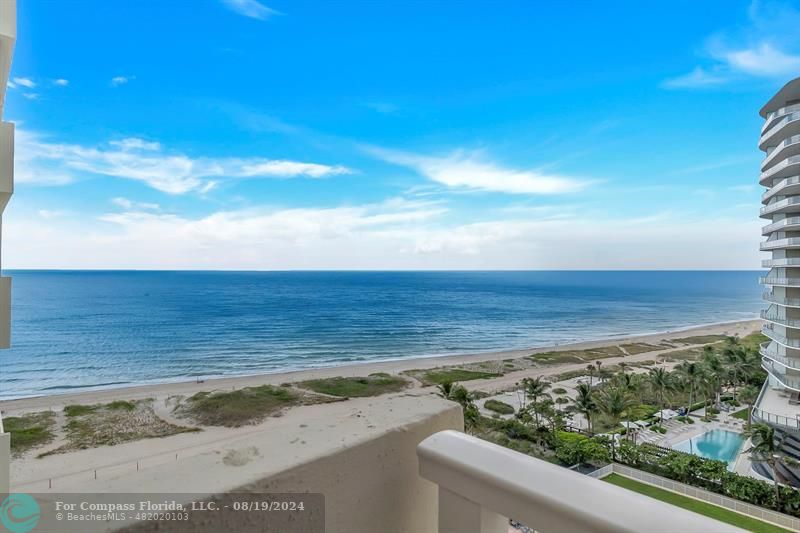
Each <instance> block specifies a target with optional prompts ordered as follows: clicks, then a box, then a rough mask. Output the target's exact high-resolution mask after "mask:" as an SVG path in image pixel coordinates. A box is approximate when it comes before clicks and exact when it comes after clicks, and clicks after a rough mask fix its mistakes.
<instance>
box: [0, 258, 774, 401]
mask: <svg viewBox="0 0 800 533" xmlns="http://www.w3.org/2000/svg"><path fill="white" fill-rule="evenodd" d="M6 274H7V275H10V276H12V277H13V297H12V348H11V349H10V350H6V351H0V398H4V399H8V398H15V397H23V396H33V395H47V394H56V393H64V392H77V391H81V390H89V389H101V388H109V387H118V386H126V385H134V384H145V383H158V382H168V381H180V380H187V379H195V378H196V377H202V378H211V377H218V376H234V375H249V374H258V373H267V372H279V371H286V370H297V369H303V368H311V367H320V366H329V365H342V364H348V363H357V362H362V361H376V360H386V359H400V358H412V357H421V356H435V355H450V354H462V353H470V352H483V351H494V350H506V349H515V348H528V347H536V346H547V345H552V344H563V343H568V342H575V341H582V340H593V339H603V338H607V337H612V336H617V335H633V334H643V333H653V332H659V331H664V330H671V329H677V328H685V327H689V326H694V325H701V324H710V323H718V322H727V321H733V320H743V319H749V318H756V317H757V315H758V311H759V309H761V308H762V307H763V303H762V302H761V301H760V295H761V292H762V288H761V287H760V286H759V285H758V282H757V278H758V276H759V274H760V272H757V271H752V272H742V271H724V272H723V271H720V272H710V271H702V272H689V271H680V272H667V271H657V272H653V271H617V272H609V271H597V272H593V271H580V272H576V271H569V272H564V271H558V272H555V271H553V272H548V271H535V272H172V271H170V272H160V271H159V272H147V271H9V272H7V273H6Z"/></svg>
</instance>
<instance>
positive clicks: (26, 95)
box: [22, 93, 39, 100]
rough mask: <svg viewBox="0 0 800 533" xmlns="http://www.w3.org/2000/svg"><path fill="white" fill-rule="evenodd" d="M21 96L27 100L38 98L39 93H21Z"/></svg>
mask: <svg viewBox="0 0 800 533" xmlns="http://www.w3.org/2000/svg"><path fill="white" fill-rule="evenodd" d="M22 96H23V97H25V98H27V99H28V100H38V99H39V93H22Z"/></svg>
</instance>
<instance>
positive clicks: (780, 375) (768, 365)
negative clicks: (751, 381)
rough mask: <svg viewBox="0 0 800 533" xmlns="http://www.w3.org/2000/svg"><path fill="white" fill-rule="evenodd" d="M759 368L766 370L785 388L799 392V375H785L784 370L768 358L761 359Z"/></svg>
mask: <svg viewBox="0 0 800 533" xmlns="http://www.w3.org/2000/svg"><path fill="white" fill-rule="evenodd" d="M761 368H763V369H764V370H766V371H767V373H768V374H769V375H770V376H772V377H773V378H775V379H776V380H778V382H779V383H780V384H781V385H783V386H784V387H786V388H787V389H791V390H794V391H797V392H800V376H798V377H797V378H795V377H794V376H789V375H787V374H786V372H782V371H781V370H780V369H779V368H778V367H777V366H775V365H774V364H773V363H772V361H770V360H769V359H762V360H761Z"/></svg>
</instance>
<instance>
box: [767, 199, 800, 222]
mask: <svg viewBox="0 0 800 533" xmlns="http://www.w3.org/2000/svg"><path fill="white" fill-rule="evenodd" d="M776 213H800V196H792V197H790V198H784V199H783V200H778V201H777V202H774V203H771V204H768V205H765V206H764V207H762V208H761V211H760V213H759V214H760V216H761V217H762V218H766V217H768V216H770V215H774V214H776Z"/></svg>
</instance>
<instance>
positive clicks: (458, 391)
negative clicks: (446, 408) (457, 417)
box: [437, 381, 480, 433]
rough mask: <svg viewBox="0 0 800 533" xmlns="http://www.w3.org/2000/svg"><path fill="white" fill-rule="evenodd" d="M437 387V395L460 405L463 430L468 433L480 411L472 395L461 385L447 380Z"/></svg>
mask: <svg viewBox="0 0 800 533" xmlns="http://www.w3.org/2000/svg"><path fill="white" fill-rule="evenodd" d="M437 388H438V391H437V392H438V394H439V396H441V397H442V398H444V399H446V400H450V401H452V402H456V403H457V404H459V405H461V410H462V411H463V413H464V431H466V432H467V433H470V432H471V431H472V430H473V429H474V428H475V426H477V424H478V421H479V420H480V411H478V407H477V406H476V405H475V402H474V401H473V398H472V395H471V394H470V393H469V391H468V390H467V389H466V387H464V386H463V385H459V384H457V383H452V382H449V381H448V382H444V383H442V384H441V385H439V386H438V387H437Z"/></svg>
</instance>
